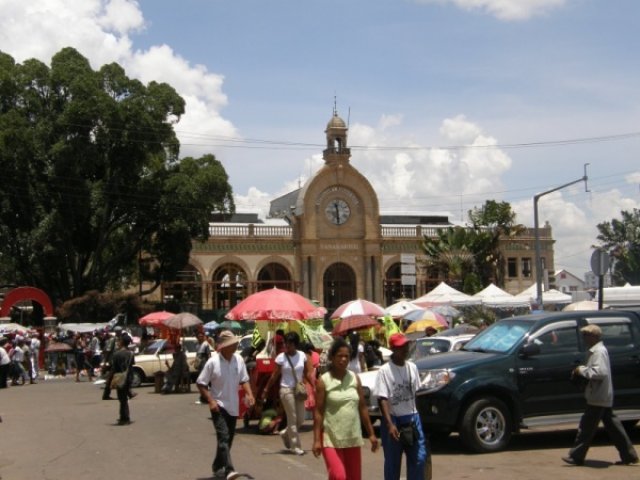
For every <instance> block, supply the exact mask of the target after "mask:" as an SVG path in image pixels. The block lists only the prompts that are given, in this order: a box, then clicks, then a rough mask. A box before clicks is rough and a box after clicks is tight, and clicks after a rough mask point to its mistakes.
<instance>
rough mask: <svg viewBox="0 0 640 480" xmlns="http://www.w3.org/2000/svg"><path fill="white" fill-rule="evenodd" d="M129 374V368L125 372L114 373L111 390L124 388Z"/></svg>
mask: <svg viewBox="0 0 640 480" xmlns="http://www.w3.org/2000/svg"><path fill="white" fill-rule="evenodd" d="M128 373H129V369H128V368H127V369H126V370H125V371H124V372H118V373H114V374H113V376H112V377H111V388H116V389H117V388H122V387H124V384H125V382H126V381H127V374H128Z"/></svg>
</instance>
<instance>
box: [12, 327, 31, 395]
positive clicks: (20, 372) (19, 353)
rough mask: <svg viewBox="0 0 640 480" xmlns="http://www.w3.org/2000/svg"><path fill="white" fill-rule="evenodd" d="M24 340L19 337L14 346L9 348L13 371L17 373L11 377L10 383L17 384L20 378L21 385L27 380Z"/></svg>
mask: <svg viewBox="0 0 640 480" xmlns="http://www.w3.org/2000/svg"><path fill="white" fill-rule="evenodd" d="M23 347H24V340H23V339H22V338H20V339H19V340H18V341H17V343H16V348H14V349H13V350H11V354H10V355H11V361H12V362H13V368H14V371H15V372H17V374H16V375H15V376H14V377H13V379H12V382H11V385H14V386H15V385H18V378H21V379H22V385H24V384H25V383H26V382H27V371H26V370H25V369H24V365H23V363H24V349H23Z"/></svg>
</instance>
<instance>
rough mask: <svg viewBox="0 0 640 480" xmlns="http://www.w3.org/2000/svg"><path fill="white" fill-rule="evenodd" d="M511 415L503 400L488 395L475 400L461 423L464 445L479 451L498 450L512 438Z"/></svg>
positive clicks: (461, 435)
mask: <svg viewBox="0 0 640 480" xmlns="http://www.w3.org/2000/svg"><path fill="white" fill-rule="evenodd" d="M511 423H512V422H511V415H510V414H509V409H508V408H507V406H506V405H505V403H504V402H503V401H502V400H499V399H497V398H495V397H486V398H480V399H478V400H474V401H473V402H472V403H471V404H470V405H469V406H468V408H467V410H466V411H465V413H464V416H463V417H462V422H461V424H460V437H461V439H462V442H463V443H464V445H465V446H466V447H467V448H469V449H470V450H472V451H474V452H478V453H488V452H497V451H499V450H502V449H504V448H505V447H506V446H507V444H508V443H509V440H510V439H511V431H512V428H511Z"/></svg>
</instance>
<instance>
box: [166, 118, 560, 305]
mask: <svg viewBox="0 0 640 480" xmlns="http://www.w3.org/2000/svg"><path fill="white" fill-rule="evenodd" d="M347 131H348V128H347V125H346V124H345V122H344V121H343V120H342V119H341V118H340V117H339V116H338V115H337V113H335V112H334V115H333V117H332V118H331V120H330V121H329V123H328V124H327V127H326V130H325V134H326V141H327V143H326V148H325V149H324V151H323V158H324V162H325V163H324V165H323V166H322V167H321V168H320V170H319V171H317V172H316V173H315V175H314V176H313V177H311V178H310V179H309V180H308V181H307V183H306V184H305V185H304V186H303V187H302V188H300V189H298V190H296V191H294V192H291V193H289V194H287V195H284V196H282V197H280V198H278V199H275V200H274V201H273V202H272V203H271V211H270V217H271V218H270V219H267V220H264V221H262V220H259V219H258V217H257V215H253V216H251V215H249V216H247V215H245V216H244V218H243V216H242V215H237V216H235V218H232V219H231V221H225V222H213V223H211V225H210V238H209V239H208V241H206V242H202V243H200V242H195V243H194V245H193V250H192V252H191V259H190V262H189V265H188V267H187V268H186V269H185V271H184V272H183V274H182V277H181V278H180V279H179V280H178V281H175V282H168V283H165V284H163V285H162V294H163V296H164V297H165V298H173V299H175V300H176V301H178V302H182V303H191V304H193V305H195V307H196V309H197V310H199V311H203V310H204V311H207V310H215V311H226V310H228V309H229V308H231V307H233V306H234V305H235V304H236V303H237V302H238V301H240V300H242V299H243V298H245V297H246V296H247V295H249V294H251V293H254V292H256V291H259V290H263V289H265V288H272V287H274V286H276V287H278V288H283V289H288V290H293V291H296V292H298V293H301V294H302V295H304V296H306V297H308V298H311V299H314V300H317V301H318V302H319V303H320V304H322V305H323V306H325V307H326V308H327V309H328V310H329V311H332V310H333V309H335V308H336V307H337V306H339V305H340V304H342V303H344V302H346V301H348V300H352V299H355V298H366V299H368V300H372V301H374V302H376V303H379V304H382V305H390V304H391V303H393V302H395V301H396V300H397V299H398V298H401V297H403V296H404V297H409V298H411V297H413V298H415V297H417V296H420V295H422V294H424V293H426V292H428V291H429V290H431V289H432V288H433V287H435V286H436V285H437V284H438V283H439V282H440V281H441V279H440V278H439V276H438V273H437V272H429V271H427V270H426V269H425V268H424V267H423V266H422V265H423V264H424V254H423V252H422V248H421V243H422V240H423V238H424V236H425V235H427V236H435V235H436V232H437V230H438V229H442V228H448V227H451V226H453V224H452V222H451V221H450V220H449V219H448V218H447V217H446V216H438V215H436V216H433V215H431V216H420V215H410V214H407V215H381V213H380V208H379V204H378V197H377V195H376V192H375V191H374V189H373V188H372V186H371V184H370V183H369V181H368V180H367V178H366V177H365V176H363V175H362V174H361V173H360V172H359V171H358V170H357V169H356V168H354V167H353V165H351V163H350V157H351V153H350V149H349V147H348V143H347ZM540 239H541V246H542V257H543V258H542V260H543V265H544V268H545V270H546V271H551V272H553V271H554V270H553V243H554V242H553V238H552V232H551V227H550V226H549V225H548V224H547V225H545V226H544V227H543V228H541V229H540ZM501 249H502V251H503V254H504V257H505V259H506V260H507V265H506V269H507V271H506V272H505V278H506V282H505V289H507V290H508V291H510V292H512V293H517V292H519V291H521V290H524V289H525V288H527V287H529V286H530V285H531V284H532V283H533V282H534V281H535V278H536V277H535V265H534V264H535V261H534V254H533V252H534V250H535V249H534V231H533V229H526V231H525V232H523V233H522V234H520V235H519V236H518V237H517V238H514V239H510V240H508V241H506V240H505V241H504V242H502V243H501Z"/></svg>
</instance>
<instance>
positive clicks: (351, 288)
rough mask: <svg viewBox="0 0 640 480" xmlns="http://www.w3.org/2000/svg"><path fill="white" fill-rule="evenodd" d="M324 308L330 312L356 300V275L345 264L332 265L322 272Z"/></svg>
mask: <svg viewBox="0 0 640 480" xmlns="http://www.w3.org/2000/svg"><path fill="white" fill-rule="evenodd" d="M323 285H324V288H323V290H324V306H325V308H326V309H327V310H328V311H329V312H332V311H333V310H335V309H336V308H338V307H339V306H340V305H342V304H343V303H346V302H348V301H350V300H355V299H356V274H355V272H354V271H353V269H352V268H351V267H350V266H349V265H347V264H346V263H334V264H333V265H331V266H330V267H329V268H327V270H326V271H325V272H324V278H323Z"/></svg>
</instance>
